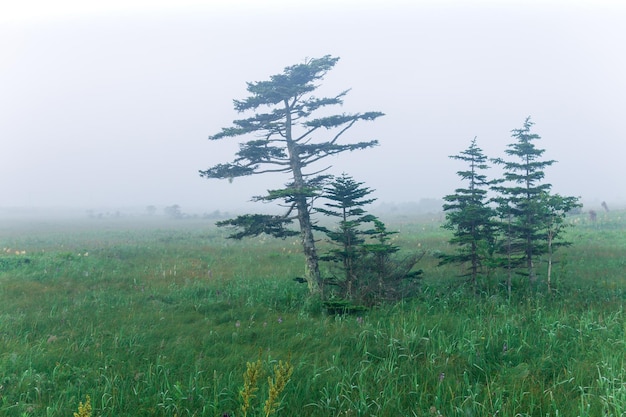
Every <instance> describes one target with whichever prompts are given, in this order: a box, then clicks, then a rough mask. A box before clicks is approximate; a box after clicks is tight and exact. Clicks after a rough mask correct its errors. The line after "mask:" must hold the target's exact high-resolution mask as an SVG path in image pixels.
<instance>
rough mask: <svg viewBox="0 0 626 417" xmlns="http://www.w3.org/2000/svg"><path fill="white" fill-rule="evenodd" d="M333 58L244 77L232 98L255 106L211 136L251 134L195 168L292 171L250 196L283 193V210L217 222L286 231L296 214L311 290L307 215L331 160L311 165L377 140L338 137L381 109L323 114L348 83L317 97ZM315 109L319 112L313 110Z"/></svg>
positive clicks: (316, 277)
mask: <svg viewBox="0 0 626 417" xmlns="http://www.w3.org/2000/svg"><path fill="white" fill-rule="evenodd" d="M338 60H339V58H335V57H331V56H329V55H326V56H324V57H322V58H316V59H308V60H306V61H305V62H304V63H303V64H298V65H293V66H290V67H287V68H285V70H284V71H283V73H281V74H277V75H273V76H271V77H270V79H269V80H267V81H259V82H251V83H248V87H247V90H248V92H249V93H250V95H249V97H247V98H245V99H243V100H235V101H234V105H235V110H237V111H238V112H240V113H243V112H254V114H252V115H251V116H249V117H247V118H244V119H239V120H235V121H234V122H233V124H234V126H233V127H228V128H224V129H222V131H221V132H220V133H217V134H215V135H213V136H210V137H209V139H210V140H218V139H224V138H231V137H239V136H250V139H249V140H247V141H246V142H244V143H241V144H240V148H239V151H238V152H236V157H235V159H234V160H233V162H230V163H225V164H218V165H216V166H214V167H212V168H209V169H207V170H204V171H200V175H201V176H203V177H206V178H219V179H229V180H232V179H233V178H235V177H243V176H248V175H257V174H265V173H283V174H286V175H287V176H288V177H289V180H288V182H287V185H286V186H285V187H284V188H282V189H278V190H270V191H268V193H267V195H265V196H259V197H255V200H256V201H282V202H283V203H284V204H286V206H287V209H286V211H285V214H283V215H259V214H257V215H244V216H239V217H237V218H235V219H230V220H225V221H222V222H219V223H218V225H220V226H232V227H235V228H238V229H240V232H238V233H235V234H233V235H232V236H231V237H233V238H242V237H244V236H254V235H257V234H259V233H267V234H269V235H272V236H275V237H285V236H290V235H293V234H294V232H293V231H291V230H289V229H288V225H289V224H291V223H292V222H293V221H294V220H297V221H298V223H299V234H300V236H301V242H302V247H303V252H304V255H305V259H306V268H305V274H306V278H307V282H308V283H309V289H310V290H311V292H316V291H317V290H319V285H320V282H321V281H320V280H321V277H320V273H319V266H318V255H317V250H316V247H315V240H314V238H313V229H312V223H311V218H310V212H311V204H312V200H313V199H314V198H315V197H316V195H317V194H318V192H319V189H320V186H321V183H322V181H323V180H324V177H323V176H320V175H319V174H320V172H322V171H324V170H325V169H327V168H328V166H322V167H319V166H317V167H316V163H318V162H320V161H321V160H323V159H325V158H327V157H329V156H333V155H337V154H339V153H342V152H346V151H353V150H359V149H366V148H370V147H373V146H375V145H377V143H378V142H377V141H375V140H370V141H365V142H355V143H349V144H343V143H341V142H340V139H342V137H343V135H344V134H345V133H346V132H347V131H348V130H349V129H350V128H351V127H352V126H353V125H354V124H355V123H357V122H359V121H372V120H375V119H377V118H378V117H380V116H382V115H383V114H382V113H380V112H366V113H356V114H345V113H341V114H334V115H328V111H327V110H326V108H327V107H329V106H335V105H341V104H343V98H344V96H345V95H346V94H347V93H348V90H346V91H343V92H341V93H339V94H337V95H336V96H334V97H322V98H318V97H315V96H314V95H313V92H314V91H315V90H316V89H317V87H318V82H319V81H321V80H322V79H323V78H324V76H325V75H326V73H327V72H328V71H330V70H331V69H332V68H333V67H334V66H335V64H336V63H337V61H338ZM319 113H322V114H323V115H321V116H318V117H316V116H314V115H317V114H319ZM324 132H329V133H328V134H327V135H325V134H324Z"/></svg>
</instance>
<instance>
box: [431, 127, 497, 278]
mask: <svg viewBox="0 0 626 417" xmlns="http://www.w3.org/2000/svg"><path fill="white" fill-rule="evenodd" d="M450 158H452V159H457V160H460V161H463V162H465V163H467V164H468V168H467V169H466V170H463V171H458V172H457V174H458V175H459V176H460V177H461V179H462V180H463V181H466V182H467V188H457V189H456V190H455V194H451V195H447V196H445V197H444V201H445V202H446V203H445V204H444V205H443V210H444V211H445V212H446V222H445V223H444V225H443V227H444V228H445V229H448V230H452V231H453V237H452V239H450V244H452V245H456V246H457V247H458V250H457V252H456V253H454V254H449V255H444V256H442V258H441V263H440V264H447V263H459V264H467V265H468V267H467V273H466V274H464V275H463V276H469V277H470V279H471V282H472V286H473V287H474V290H476V289H477V285H478V276H479V274H480V273H481V271H482V268H483V266H484V262H485V260H486V259H487V258H489V257H491V255H492V253H493V248H494V243H495V233H496V230H495V224H494V222H493V217H494V215H495V211H494V210H493V209H492V208H491V207H490V206H489V205H488V203H489V200H488V198H487V193H488V190H489V185H490V182H489V181H488V180H487V177H486V175H484V174H482V173H481V172H482V171H484V170H486V169H488V168H489V165H487V157H486V156H485V155H484V154H483V151H482V149H480V148H479V147H478V145H477V143H476V138H474V139H473V140H472V142H471V144H470V146H469V147H468V148H467V149H466V150H464V151H462V152H461V153H460V154H459V155H453V156H451V157H450Z"/></svg>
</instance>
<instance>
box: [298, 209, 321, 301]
mask: <svg viewBox="0 0 626 417" xmlns="http://www.w3.org/2000/svg"><path fill="white" fill-rule="evenodd" d="M303 199H304V198H303ZM305 203H306V201H305ZM297 209H298V221H299V222H300V232H301V237H302V248H303V251H304V257H305V259H306V261H305V262H306V264H305V266H306V269H305V278H306V280H307V283H308V285H309V292H310V293H311V294H314V293H318V292H320V290H321V289H322V285H321V284H322V283H321V277H320V270H319V263H318V257H317V250H316V248H315V239H314V238H313V228H312V227H311V217H310V216H309V211H308V207H304V208H303V209H301V204H298V207H297Z"/></svg>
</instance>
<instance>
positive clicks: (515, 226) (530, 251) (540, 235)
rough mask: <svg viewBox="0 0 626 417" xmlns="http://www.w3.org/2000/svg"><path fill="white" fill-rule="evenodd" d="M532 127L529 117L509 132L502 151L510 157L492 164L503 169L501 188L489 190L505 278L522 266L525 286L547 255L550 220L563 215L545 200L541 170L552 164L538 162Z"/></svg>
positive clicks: (553, 202)
mask: <svg viewBox="0 0 626 417" xmlns="http://www.w3.org/2000/svg"><path fill="white" fill-rule="evenodd" d="M532 126H533V123H532V122H531V121H530V117H529V118H527V119H526V121H525V122H524V126H523V127H522V128H521V129H515V130H513V131H512V137H514V138H515V139H516V142H515V143H512V144H510V145H509V146H508V149H506V150H505V153H506V154H507V155H509V156H510V157H511V159H510V160H503V159H494V160H493V161H494V162H495V163H497V164H500V165H502V166H503V167H504V177H503V182H502V183H504V185H497V186H494V187H493V190H494V191H496V192H497V193H499V196H498V198H497V201H498V211H499V213H500V217H501V219H502V220H503V221H502V222H501V230H502V231H503V235H504V236H505V239H504V241H503V243H504V245H503V247H502V249H503V250H502V252H503V253H505V254H506V256H507V259H508V261H507V265H508V269H509V277H510V273H511V270H512V269H513V268H515V267H517V266H521V265H523V266H524V267H525V275H527V276H528V279H529V282H531V283H534V282H535V281H536V265H535V263H536V261H537V259H538V258H539V257H540V256H541V255H543V254H546V253H547V252H548V244H547V240H548V233H547V230H548V229H549V228H550V226H549V224H550V223H551V222H554V219H555V218H554V217H552V216H556V217H558V218H561V219H562V218H563V216H564V215H565V214H564V212H563V211H562V210H560V209H559V210H557V211H556V212H554V211H553V210H552V209H551V208H550V207H551V206H553V205H554V206H555V207H557V206H559V205H558V204H556V201H557V200H552V199H550V198H547V197H546V196H549V195H550V189H551V187H552V186H551V184H548V183H545V182H543V179H544V177H545V174H544V169H545V168H546V167H548V166H550V165H552V164H554V163H555V162H556V161H554V160H542V159H541V156H542V155H543V153H544V152H545V150H543V149H538V148H537V147H536V146H535V144H534V141H536V140H538V139H541V137H540V136H539V135H537V134H536V133H532V132H531V130H530V129H531V127H532ZM502 183H501V184H502ZM573 202H574V200H572V201H571V202H570V200H569V198H568V204H567V205H568V206H569V205H570V204H571V203H573ZM562 208H563V207H562ZM565 208H566V207H565ZM572 208H573V206H572ZM547 213H552V214H550V215H547ZM509 292H510V278H509Z"/></svg>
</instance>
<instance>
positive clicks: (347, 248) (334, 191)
mask: <svg viewBox="0 0 626 417" xmlns="http://www.w3.org/2000/svg"><path fill="white" fill-rule="evenodd" d="M372 192H373V190H371V189H370V188H368V187H364V186H363V183H362V182H356V181H355V180H354V179H353V178H352V177H350V176H348V175H346V174H345V173H344V174H342V175H341V176H339V177H336V178H334V179H333V181H331V182H330V184H329V185H328V186H326V187H324V194H323V197H324V198H325V199H327V200H329V202H327V203H325V204H324V206H325V207H326V208H321V207H319V208H315V209H314V210H315V211H316V212H318V213H322V214H324V215H325V216H328V217H333V218H336V219H338V227H337V228H333V229H330V228H328V227H325V226H319V225H315V226H313V227H314V229H315V230H319V231H321V232H323V233H324V234H325V235H326V236H327V237H328V239H329V240H330V242H331V243H332V244H333V245H334V246H335V247H334V248H332V249H330V250H329V251H328V253H326V254H325V255H323V256H321V257H320V259H321V260H323V261H329V262H333V263H335V264H338V265H340V267H341V270H342V273H343V277H342V279H341V280H339V281H336V282H334V283H335V284H337V285H338V286H340V287H341V289H342V291H341V293H342V294H341V296H342V297H345V298H347V299H352V298H353V296H354V286H355V285H356V284H357V280H358V278H359V276H358V274H359V269H360V265H359V264H360V262H362V260H363V257H364V254H365V253H364V251H363V243H364V242H365V237H366V234H365V231H364V230H363V228H362V226H363V224H365V223H370V222H372V221H374V220H375V219H376V218H375V217H374V216H372V215H370V214H367V212H366V211H365V210H364V209H363V206H366V205H367V204H370V203H372V202H374V201H375V200H376V199H374V198H369V199H368V198H367V196H368V195H369V194H371V193H372Z"/></svg>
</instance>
